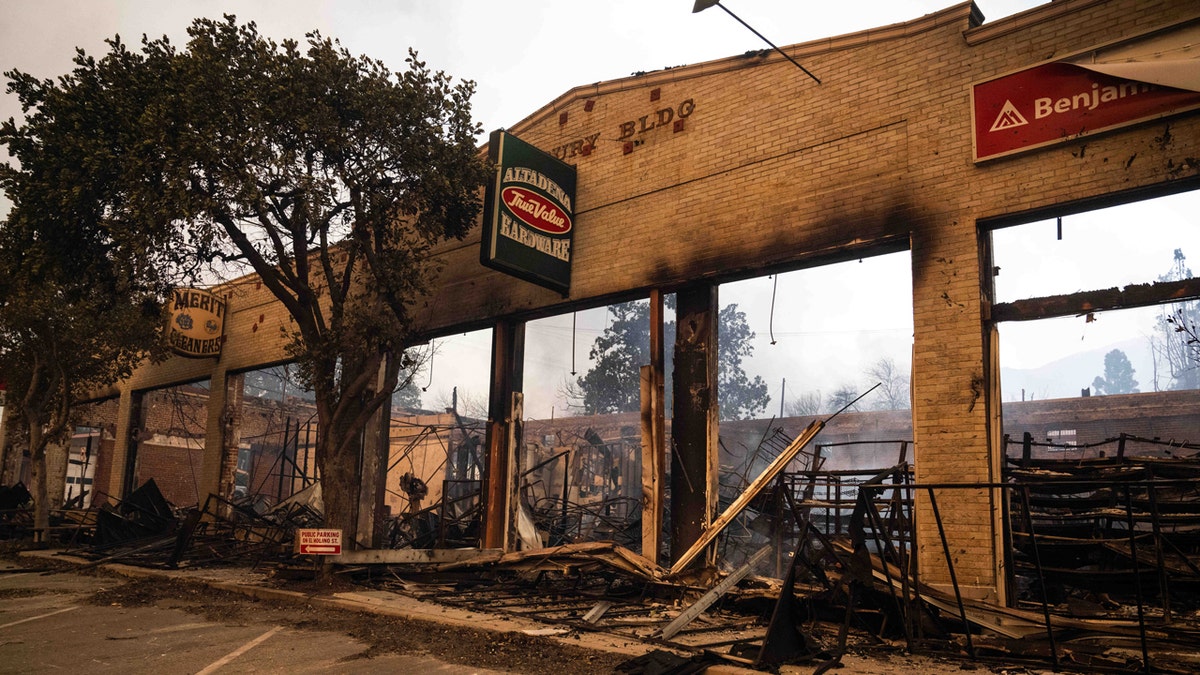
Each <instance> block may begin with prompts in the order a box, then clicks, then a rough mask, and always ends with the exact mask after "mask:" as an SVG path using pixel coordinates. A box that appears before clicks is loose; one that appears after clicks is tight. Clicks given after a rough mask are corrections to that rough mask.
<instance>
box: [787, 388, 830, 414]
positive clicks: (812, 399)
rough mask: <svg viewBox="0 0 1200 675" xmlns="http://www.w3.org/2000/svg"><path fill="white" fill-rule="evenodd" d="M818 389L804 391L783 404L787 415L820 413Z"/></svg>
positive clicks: (819, 393) (820, 400)
mask: <svg viewBox="0 0 1200 675" xmlns="http://www.w3.org/2000/svg"><path fill="white" fill-rule="evenodd" d="M823 400H824V399H822V398H821V392H820V391H806V392H804V393H802V394H800V395H798V396H795V397H793V398H792V400H790V401H788V402H787V403H786V404H785V406H784V407H785V412H787V414H788V416H789V417H815V416H816V415H820V414H821V402H822V401H823Z"/></svg>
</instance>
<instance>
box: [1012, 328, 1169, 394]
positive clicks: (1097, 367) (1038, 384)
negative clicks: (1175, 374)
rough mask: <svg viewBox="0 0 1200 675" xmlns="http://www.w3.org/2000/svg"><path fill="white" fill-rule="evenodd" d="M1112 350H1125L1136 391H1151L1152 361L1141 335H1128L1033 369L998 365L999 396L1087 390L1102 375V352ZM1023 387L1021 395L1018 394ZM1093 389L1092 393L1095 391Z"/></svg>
mask: <svg viewBox="0 0 1200 675" xmlns="http://www.w3.org/2000/svg"><path fill="white" fill-rule="evenodd" d="M1114 349H1120V350H1121V351H1123V352H1125V356H1127V357H1128V358H1129V362H1130V364H1132V365H1133V379H1135V380H1137V383H1138V390H1139V391H1142V392H1148V391H1154V381H1153V380H1154V363H1153V359H1152V357H1151V355H1150V345H1149V342H1148V341H1147V340H1146V339H1145V338H1132V339H1129V340H1124V341H1121V342H1115V343H1112V344H1108V345H1105V346H1103V347H1097V348H1096V349H1089V350H1088V351H1085V352H1079V353H1077V354H1072V355H1071V356H1068V357H1066V358H1062V359H1059V360H1057V361H1052V362H1050V363H1047V364H1045V365H1043V366H1039V367H1037V368H1029V369H1022V368H1005V367H1003V366H1001V368H1000V386H1001V399H1002V400H1004V401H1021V400H1025V401H1032V400H1045V399H1048V398H1075V397H1077V396H1079V395H1080V392H1081V391H1082V390H1083V389H1090V388H1091V386H1092V380H1094V379H1096V377H1097V376H1103V375H1104V355H1105V354H1108V353H1109V352H1111V351H1112V350H1114ZM1022 390H1024V397H1022ZM1095 393H1096V392H1094V391H1093V392H1092V394H1095Z"/></svg>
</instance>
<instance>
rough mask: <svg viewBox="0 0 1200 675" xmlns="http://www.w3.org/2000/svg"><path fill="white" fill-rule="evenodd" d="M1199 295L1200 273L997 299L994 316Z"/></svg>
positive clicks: (1062, 312)
mask: <svg viewBox="0 0 1200 675" xmlns="http://www.w3.org/2000/svg"><path fill="white" fill-rule="evenodd" d="M1196 298H1200V277H1197V278H1193V279H1182V280H1180V281H1160V282H1158V283H1152V284H1130V285H1128V286H1126V287H1125V288H1106V289H1103V290H1098V291H1081V292H1079V293H1071V294H1069V295H1052V296H1048V297H1043V298H1028V299H1025V300H1015V301H1013V302H1002V303H997V304H995V305H992V315H991V319H992V320H993V321H1033V320H1036V319H1050V318H1054V317H1059V316H1079V315H1083V314H1087V313H1089V312H1102V311H1106V310H1113V309H1130V308H1133V307H1148V306H1152V305H1162V304H1166V303H1169V302H1180V301H1182V300H1194V299H1196Z"/></svg>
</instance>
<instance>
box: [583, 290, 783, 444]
mask: <svg viewBox="0 0 1200 675" xmlns="http://www.w3.org/2000/svg"><path fill="white" fill-rule="evenodd" d="M666 302H667V306H668V307H673V306H674V296H668V297H667V300H666ZM608 311H609V314H610V315H611V316H610V321H609V325H608V327H607V328H605V329H604V332H603V333H602V334H601V335H600V336H599V337H597V338H596V341H595V342H594V343H593V344H592V348H591V351H589V352H588V358H589V359H590V360H591V361H592V362H593V365H592V367H591V368H590V369H589V370H588V371H587V372H586V373H584V374H583V375H582V376H581V377H579V378H578V379H577V380H576V381H575V386H574V387H567V391H565V392H563V395H564V397H566V398H568V400H571V401H575V402H577V403H575V405H576V406H577V407H579V408H582V410H583V412H584V414H587V415H604V414H613V413H619V412H635V411H637V410H639V409H640V406H641V403H640V401H641V389H640V385H639V377H640V374H639V373H640V369H641V366H643V365H646V364H649V363H650V305H649V304H648V303H646V302H645V301H635V302H622V303H617V304H615V305H610V306H609V308H608ZM718 321H719V335H720V339H719V340H718V342H719V348H718V357H717V358H718V367H717V392H718V398H719V405H720V408H721V419H726V420H728V419H747V418H751V417H753V416H755V415H757V414H759V413H761V412H762V411H763V410H765V409H766V407H767V403H768V402H769V401H770V397H769V396H768V395H767V385H766V383H765V382H763V380H762V378H761V377H758V376H755V377H754V378H753V379H751V378H750V377H749V376H748V375H747V374H746V371H745V370H744V369H743V368H742V358H744V357H747V356H751V355H752V354H753V353H754V345H753V343H752V341H753V339H754V332H753V331H751V330H750V327H749V325H748V324H747V323H746V314H745V313H744V312H739V311H738V309H737V305H736V304H731V305H727V306H726V307H725V308H724V309H722V310H721V312H720V313H719V315H718ZM663 342H664V344H666V345H673V344H674V342H675V322H674V321H667V322H664V326H663ZM667 350H668V351H670V347H669V346H668V347H667ZM665 360H666V362H667V363H666V364H665V366H664V369H665V370H666V372H665V373H664V379H666V380H667V381H669V380H670V379H671V370H672V368H671V358H670V356H669V355H667V358H666V359H665ZM667 398H668V400H667V402H666V407H667V409H668V410H670V408H671V401H670V400H669V399H670V393H669V389H668V394H667Z"/></svg>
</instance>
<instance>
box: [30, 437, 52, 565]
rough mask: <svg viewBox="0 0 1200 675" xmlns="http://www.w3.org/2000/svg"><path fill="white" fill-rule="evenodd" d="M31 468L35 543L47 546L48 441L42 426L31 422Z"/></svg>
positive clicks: (48, 513)
mask: <svg viewBox="0 0 1200 675" xmlns="http://www.w3.org/2000/svg"><path fill="white" fill-rule="evenodd" d="M29 468H30V472H31V474H32V482H33V485H32V486H30V490H29V492H30V494H32V495H33V530H34V535H33V541H34V543H36V544H42V545H45V543H46V532H47V529H48V528H49V527H50V503H49V502H48V501H47V491H46V440H45V436H43V434H42V428H41V425H39V424H37V423H36V421H34V420H31V421H30V424H29Z"/></svg>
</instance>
